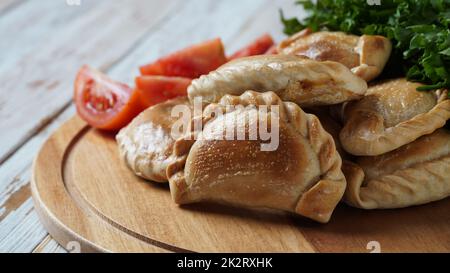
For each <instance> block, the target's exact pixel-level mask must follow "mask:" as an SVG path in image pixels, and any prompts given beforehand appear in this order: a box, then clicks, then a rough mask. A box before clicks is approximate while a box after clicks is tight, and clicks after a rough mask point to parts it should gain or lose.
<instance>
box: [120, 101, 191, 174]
mask: <svg viewBox="0 0 450 273" xmlns="http://www.w3.org/2000/svg"><path fill="white" fill-rule="evenodd" d="M177 105H185V106H187V107H189V108H191V104H190V103H189V100H188V99H187V98H186V97H181V98H176V99H173V100H169V101H167V102H164V103H161V104H158V105H155V106H153V107H150V108H149V109H147V110H145V111H144V112H142V113H141V114H140V115H139V116H137V117H136V118H135V119H134V120H133V121H132V122H131V123H130V124H129V125H128V126H127V127H125V128H123V129H122V130H121V131H120V132H119V134H118V135H117V137H116V139H117V143H118V144H119V145H118V146H119V152H120V155H121V157H122V158H123V159H124V161H125V163H126V164H127V166H128V167H129V168H130V169H131V170H133V172H134V173H135V174H136V175H138V176H141V177H143V178H146V179H149V180H153V181H156V182H168V180H167V176H166V167H167V165H168V164H169V163H170V162H171V161H172V160H173V159H172V158H171V155H172V150H173V144H174V143H175V139H173V138H172V136H171V128H172V125H173V124H174V122H175V121H176V120H177V118H175V117H172V116H171V111H172V109H173V107H175V106H177Z"/></svg>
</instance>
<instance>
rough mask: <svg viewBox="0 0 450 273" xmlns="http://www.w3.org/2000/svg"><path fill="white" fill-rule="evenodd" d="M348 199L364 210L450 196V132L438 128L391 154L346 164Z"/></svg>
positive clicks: (406, 204) (346, 196)
mask: <svg viewBox="0 0 450 273" xmlns="http://www.w3.org/2000/svg"><path fill="white" fill-rule="evenodd" d="M343 169H344V173H345V175H346V177H347V183H348V186H347V190H346V193H345V201H346V202H347V203H348V204H350V205H352V206H355V207H358V208H364V209H382V208H402V207H408V206H413V205H420V204H425V203H429V202H432V201H436V200H440V199H443V198H446V197H448V196H450V178H449V174H450V132H449V131H447V130H445V129H439V130H437V131H436V132H434V133H433V134H430V135H426V136H423V137H421V138H419V139H418V140H416V141H414V142H412V143H410V144H407V145H405V146H403V147H401V148H399V149H397V150H395V151H392V152H390V153H387V154H384V155H381V156H376V157H362V158H359V159H358V160H357V162H356V164H344V165H343Z"/></svg>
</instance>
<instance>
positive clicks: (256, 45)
mask: <svg viewBox="0 0 450 273" xmlns="http://www.w3.org/2000/svg"><path fill="white" fill-rule="evenodd" d="M273 45H274V41H273V39H272V37H271V36H270V35H269V34H267V33H266V34H264V35H262V36H261V37H259V38H258V39H256V40H255V41H253V42H252V43H250V44H249V45H248V46H246V47H244V48H242V49H240V50H239V51H237V52H236V53H234V54H233V55H231V56H230V57H229V58H228V59H229V60H234V59H237V58H242V57H249V56H254V55H262V54H264V53H266V52H267V50H269V48H271V47H272V46H273Z"/></svg>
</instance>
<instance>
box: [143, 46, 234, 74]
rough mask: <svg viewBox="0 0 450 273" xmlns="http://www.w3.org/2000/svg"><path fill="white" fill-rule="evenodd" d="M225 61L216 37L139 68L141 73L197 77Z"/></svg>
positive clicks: (222, 47) (222, 49)
mask: <svg viewBox="0 0 450 273" xmlns="http://www.w3.org/2000/svg"><path fill="white" fill-rule="evenodd" d="M226 62H227V58H226V57H225V53H224V46H223V44H222V41H221V40H220V39H219V38H217V39H214V40H210V41H206V42H203V43H201V44H197V45H194V46H191V47H188V48H185V49H182V50H180V51H177V52H175V53H172V54H170V55H168V56H166V57H163V58H161V59H159V60H157V61H156V62H154V63H152V64H148V65H145V66H142V67H141V68H140V71H141V74H142V75H160V76H177V77H186V78H191V79H194V78H198V77H200V76H201V75H204V74H208V73H209V72H210V71H212V70H215V69H216V68H218V67H219V66H221V65H222V64H224V63H226Z"/></svg>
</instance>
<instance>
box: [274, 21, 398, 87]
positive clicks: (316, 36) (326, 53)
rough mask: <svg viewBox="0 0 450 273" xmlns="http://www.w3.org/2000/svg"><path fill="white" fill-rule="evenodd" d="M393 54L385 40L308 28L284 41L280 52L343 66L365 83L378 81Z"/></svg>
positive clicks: (384, 38)
mask: <svg viewBox="0 0 450 273" xmlns="http://www.w3.org/2000/svg"><path fill="white" fill-rule="evenodd" d="M391 51H392V44H391V42H390V41H389V39H387V38H386V37H383V36H373V35H363V36H361V37H359V36H355V35H351V34H346V33H343V32H327V31H321V32H314V33H313V32H312V31H311V30H310V29H305V30H303V31H301V32H299V33H297V34H295V35H293V36H292V37H289V38H288V39H286V40H284V41H283V42H281V43H280V44H279V46H278V52H280V53H281V54H296V55H302V56H306V57H308V58H310V59H314V60H318V61H335V62H339V63H342V64H343V65H345V66H347V67H348V68H349V69H351V70H352V72H353V73H355V74H356V75H358V76H359V77H361V78H363V79H364V80H366V81H371V80H373V79H375V78H376V77H377V76H378V75H380V74H381V72H382V71H383V69H384V66H385V65H386V63H387V61H388V59H389V56H390V54H391Z"/></svg>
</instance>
